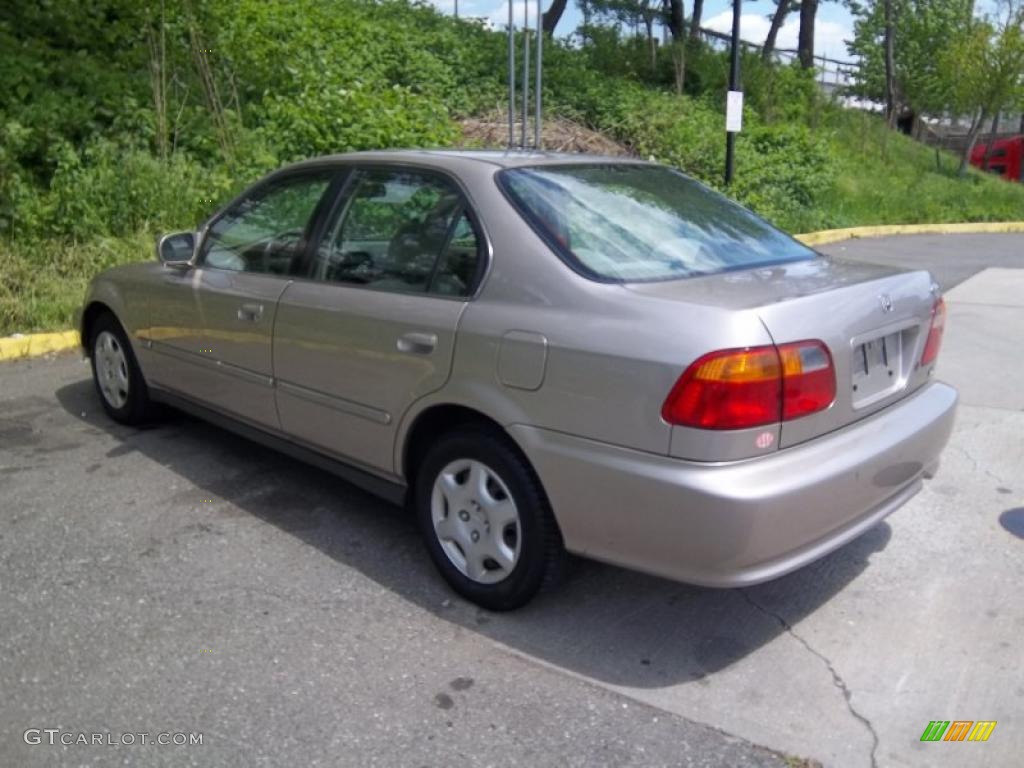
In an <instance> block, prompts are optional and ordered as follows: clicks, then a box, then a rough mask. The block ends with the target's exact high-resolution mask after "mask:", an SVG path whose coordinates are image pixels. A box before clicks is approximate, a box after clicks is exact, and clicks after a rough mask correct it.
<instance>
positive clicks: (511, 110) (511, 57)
mask: <svg viewBox="0 0 1024 768" xmlns="http://www.w3.org/2000/svg"><path fill="white" fill-rule="evenodd" d="M515 144H516V22H515V19H514V18H513V17H512V3H511V1H510V2H509V4H508V148H509V149H512V147H514V146H515Z"/></svg>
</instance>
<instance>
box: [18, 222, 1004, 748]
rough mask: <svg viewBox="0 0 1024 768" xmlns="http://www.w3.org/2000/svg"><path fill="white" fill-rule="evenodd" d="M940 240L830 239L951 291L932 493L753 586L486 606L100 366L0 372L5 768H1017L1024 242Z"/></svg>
mask: <svg viewBox="0 0 1024 768" xmlns="http://www.w3.org/2000/svg"><path fill="white" fill-rule="evenodd" d="M923 237H924V238H925V239H924V240H921V239H920V238H888V239H885V240H876V241H853V242H849V243H841V244H836V245H832V246H826V247H824V248H823V250H826V251H829V252H833V253H837V254H842V255H846V256H850V257H853V258H863V259H867V260H872V261H882V262H888V263H901V264H907V265H913V266H930V267H932V268H933V269H934V270H935V274H936V275H937V277H938V279H939V280H940V282H941V283H943V285H944V287H945V288H946V289H947V290H949V289H951V288H952V290H951V291H950V293H949V294H948V297H947V301H948V304H949V310H950V313H949V321H948V324H947V332H946V338H945V342H944V346H943V351H942V355H941V357H940V366H939V371H938V375H939V377H940V378H943V379H945V380H947V381H950V382H951V383H953V384H954V385H955V386H957V387H958V388H960V390H961V394H962V401H961V407H960V411H959V415H958V421H957V426H956V430H955V432H954V436H953V438H952V442H951V444H950V446H949V447H948V449H947V450H946V453H945V454H944V460H943V465H942V467H941V469H940V471H939V473H938V475H937V476H936V477H935V478H934V479H933V480H932V481H930V482H929V483H927V484H926V485H925V489H924V490H923V491H922V492H921V493H920V494H918V496H917V497H915V498H914V499H913V500H912V501H911V502H910V503H909V504H907V505H906V506H905V507H903V508H902V509H901V510H899V511H898V512H897V513H896V514H894V515H893V516H892V517H890V518H889V519H888V520H887V521H886V522H884V523H882V524H880V525H879V526H877V527H876V528H874V529H872V530H871V531H869V532H868V533H867V534H865V535H864V536H862V537H861V538H860V539H858V540H856V541H854V542H852V543H851V544H850V545H848V546H846V547H845V548H843V549H841V550H839V551H838V552H835V553H833V554H832V555H830V556H828V557H826V558H825V559H824V560H822V561H820V562H818V563H816V564H814V565H812V566H810V567H808V568H806V569H803V570H802V571H799V572H797V573H794V574H791V575H789V576H787V577H785V578H783V579H780V580H778V581H775V582H772V583H769V584H765V585H761V586H758V587H753V588H748V589H743V590H728V591H720V590H709V589H701V588H697V587H690V586H686V585H681V584H675V583H671V582H667V581H662V580H659V579H654V578H651V577H647V576H643V575H639V574H635V573H631V572H627V571H623V570H620V569H617V568H613V567H609V566H604V565H599V564H596V563H589V562H578V563H576V565H575V568H574V569H573V572H572V574H571V577H570V579H569V581H568V583H567V584H566V585H564V586H563V587H562V588H561V589H560V590H559V591H557V592H555V593H552V594H550V595H547V596H544V597H542V598H541V599H539V600H537V601H536V602H535V603H533V604H531V605H530V606H528V607H527V608H526V609H524V610H521V611H519V612H516V613H513V614H500V615H499V614H490V613H487V612H484V611H481V610H479V609H477V608H476V607H474V606H472V605H469V604H467V603H465V602H463V601H461V600H459V599H458V598H456V597H454V595H452V594H451V593H450V592H449V591H448V590H447V589H446V588H445V586H444V585H443V584H442V583H441V581H440V579H439V578H438V577H437V576H435V574H434V572H433V570H432V567H431V565H430V563H429V561H428V558H427V556H426V554H425V552H424V551H423V550H422V548H421V545H420V543H419V540H418V538H417V535H416V531H415V527H414V524H413V522H412V520H411V519H409V518H407V517H406V516H405V515H404V514H403V513H402V512H401V511H400V510H397V509H395V508H392V507H389V506H388V505H386V504H384V503H383V502H379V501H377V500H375V499H374V498H372V497H370V496H368V495H366V494H364V493H362V492H361V491H359V490H357V489H355V488H354V487H352V486H349V485H347V484H346V483H344V482H343V481H341V480H338V479H336V478H334V477H332V476H330V475H327V474H325V473H323V472H320V471H319V470H315V469H312V468H308V467H305V466H303V465H301V464H299V463H297V462H295V461H293V460H291V459H288V458H286V457H284V456H281V455H279V454H276V453H274V452H272V451H270V450H267V449H264V448H262V447H259V446H256V445H254V444H252V443H249V442H247V441H246V440H244V439H241V438H237V437H234V436H233V435H231V434H228V433H226V432H223V431H221V430H219V429H217V428H215V427H213V426H209V425H206V424H204V423H202V422H200V421H196V420H194V419H191V418H189V417H186V416H182V415H175V416H172V417H171V418H170V419H169V420H168V421H167V422H165V423H163V424H161V425H159V426H156V427H153V428H147V429H144V430H136V429H130V428H125V427H121V426H118V425H116V424H114V423H113V422H111V421H109V420H108V419H107V418H106V417H105V416H104V414H103V412H102V410H101V409H100V406H99V403H98V401H97V400H96V397H95V396H94V394H93V392H92V387H91V381H90V380H89V378H88V376H89V373H88V366H87V364H85V363H84V362H82V361H81V360H80V359H79V358H78V357H77V356H76V355H63V356H58V357H56V358H51V359H45V358H43V359H37V360H33V361H28V362H22V363H8V364H4V365H2V366H0V690H2V691H3V694H4V695H3V697H0V765H12V766H15V765H16V766H32V765H55V764H59V765H110V764H114V763H118V764H121V763H124V764H139V765H183V764H189V765H244V766H257V765H409V766H420V765H502V766H503V765H529V766H546V765H616V766H618V765H631V764H632V765H695V766H703V765H706V766H713V765H764V766H775V765H787V764H789V765H792V764H793V762H792V760H791V758H788V757H787V756H788V755H795V756H799V757H801V758H809V759H813V760H817V761H820V762H822V763H823V764H825V765H837V766H854V767H857V766H874V765H877V766H919V765H929V766H946V765H949V766H960V765H962V766H984V765H992V766H1010V765H1019V764H1020V755H1021V754H1024V717H1022V713H1024V676H1022V674H1021V671H1020V670H1021V642H1020V637H1021V636H1022V634H1024V600H1022V599H1021V596H1020V585H1021V583H1022V582H1024V539H1022V538H1021V536H1024V530H1021V528H1020V522H1019V521H1020V520H1021V518H1022V517H1024V439H1022V436H1024V386H1021V384H1020V382H1021V381H1024V355H1021V353H1020V347H1021V343H1022V342H1024V236H1019V235H1016V236H1015V235H989V236H978V235H971V236H943V237H939V236H934V237H931V236H923ZM989 267H997V268H996V269H989ZM954 286H955V287H954ZM931 720H995V721H997V722H998V725H997V727H996V728H995V730H994V731H993V733H992V736H991V738H990V739H989V741H988V742H985V743H942V742H939V743H922V742H920V740H919V739H920V737H921V734H922V732H923V731H924V729H925V727H926V726H927V725H928V723H929V721H931ZM29 728H37V729H59V731H60V732H62V733H72V734H78V733H86V734H89V733H92V732H104V733H105V732H111V733H113V734H115V735H117V734H122V733H140V732H146V733H149V734H151V738H155V737H156V735H157V734H158V733H161V732H167V733H179V732H180V733H202V734H203V743H202V745H193V746H187V745H186V746H150V745H146V746H142V745H139V744H135V745H132V746H124V745H122V746H107V745H103V746H101V745H90V746H86V745H68V746H48V745H47V744H46V743H45V741H44V743H43V744H40V745H33V744H27V743H26V740H25V738H24V733H25V731H26V729H29ZM43 738H44V739H45V734H44V736H43Z"/></svg>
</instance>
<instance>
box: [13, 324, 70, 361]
mask: <svg viewBox="0 0 1024 768" xmlns="http://www.w3.org/2000/svg"><path fill="white" fill-rule="evenodd" d="M77 346H78V331H56V332H54V333H29V334H25V335H24V336H22V335H18V336H4V337H3V338H0V361H6V360H22V359H24V358H27V357H39V356H40V355H45V354H48V353H50V352H64V351H66V350H69V349H74V348H75V347H77Z"/></svg>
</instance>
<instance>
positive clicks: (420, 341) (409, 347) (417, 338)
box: [398, 332, 437, 355]
mask: <svg viewBox="0 0 1024 768" xmlns="http://www.w3.org/2000/svg"><path fill="white" fill-rule="evenodd" d="M436 346H437V334H434V333H415V332H414V333H403V334H402V335H401V336H399V337H398V351H399V352H409V353H411V354H414V355H429V354H430V353H431V352H433V351H434V347H436Z"/></svg>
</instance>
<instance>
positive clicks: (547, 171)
mask: <svg viewBox="0 0 1024 768" xmlns="http://www.w3.org/2000/svg"><path fill="white" fill-rule="evenodd" d="M499 184H500V185H501V186H502V188H503V189H504V190H505V192H506V193H507V194H508V196H509V197H510V199H511V200H512V202H513V203H514V204H515V206H516V207H517V208H518V209H519V211H520V213H522V214H523V216H524V217H525V218H526V220H527V221H529V223H530V224H531V226H533V227H534V229H535V230H536V231H537V232H538V234H540V235H541V236H542V237H543V238H544V239H545V240H546V241H547V242H548V244H549V245H551V247H552V248H553V249H554V250H555V251H556V252H557V253H558V254H559V256H561V257H562V258H563V259H564V260H565V261H567V262H568V263H569V265H570V266H572V267H573V268H574V269H576V270H577V271H579V272H582V273H583V274H584V275H586V276H588V277H591V278H594V279H598V280H605V281H616V282H635V281H653V280H671V279H675V278H680V277H690V276H693V275H706V274H713V273H715V272H724V271H727V270H733V269H744V268H747V267H757V266H761V265H766V264H779V263H782V262H788V261H799V260H803V259H812V258H814V257H815V256H816V254H815V253H814V251H812V250H811V249H809V248H807V247H806V246H804V245H801V244H800V243H798V242H797V241H796V240H794V239H793V238H791V237H790V236H789V235H787V234H785V233H783V232H780V231H779V230H777V229H775V228H774V227H773V226H771V225H770V224H768V222H766V221H764V219H761V218H759V217H758V216H755V215H754V214H753V213H751V212H750V211H748V210H747V209H746V208H743V207H742V206H740V205H737V204H736V203H734V202H732V201H731V200H728V199H727V198H725V197H723V196H722V195H720V194H718V193H717V192H713V191H711V190H710V189H708V188H707V187H705V186H704V185H703V184H700V183H699V182H697V181H694V180H693V179H691V178H689V177H687V176H684V175H683V174H681V173H679V172H677V171H673V170H671V169H669V168H664V167H661V166H656V165H639V164H607V165H565V166H536V167H527V168H515V169H508V170H505V171H502V172H501V173H500V175H499Z"/></svg>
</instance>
